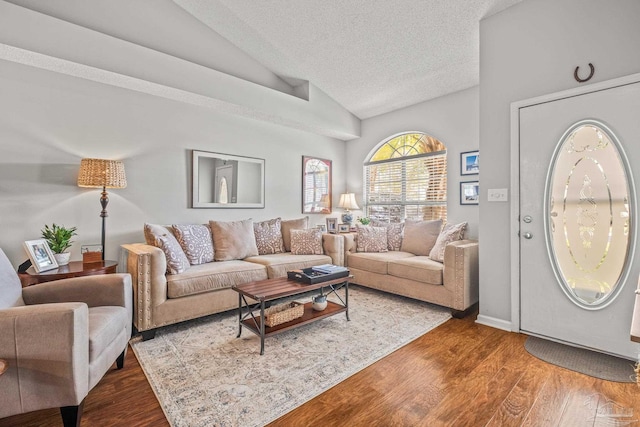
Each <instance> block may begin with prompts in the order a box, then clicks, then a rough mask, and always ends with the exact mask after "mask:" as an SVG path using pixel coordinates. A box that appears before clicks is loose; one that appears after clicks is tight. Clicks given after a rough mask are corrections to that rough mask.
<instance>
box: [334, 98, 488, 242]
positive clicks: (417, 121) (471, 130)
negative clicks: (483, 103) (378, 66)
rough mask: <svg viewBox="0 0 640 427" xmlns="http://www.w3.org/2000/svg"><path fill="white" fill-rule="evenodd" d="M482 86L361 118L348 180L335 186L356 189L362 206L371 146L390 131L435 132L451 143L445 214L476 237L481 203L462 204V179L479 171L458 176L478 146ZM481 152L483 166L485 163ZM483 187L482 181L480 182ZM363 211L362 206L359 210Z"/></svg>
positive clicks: (349, 145)
mask: <svg viewBox="0 0 640 427" xmlns="http://www.w3.org/2000/svg"><path fill="white" fill-rule="evenodd" d="M478 96H479V95H478V87H477V86H476V87H473V88H470V89H466V90H463V91H460V92H456V93H453V94H450V95H446V96H443V97H440V98H436V99H433V100H430V101H426V102H422V103H420V104H416V105H413V106H410V107H407V108H402V109H400V110H396V111H392V112H390V113H387V114H382V115H380V116H376V117H372V118H370V119H367V120H363V121H362V126H361V133H362V136H361V137H360V138H358V139H354V140H352V141H349V142H347V171H346V177H347V181H346V182H347V185H346V187H345V188H343V189H340V188H339V187H338V186H337V185H335V184H334V186H333V191H334V192H339V191H340V192H341V191H347V190H348V191H349V192H354V193H356V199H357V201H358V205H359V206H362V194H363V182H362V179H363V175H362V164H363V163H364V162H365V161H367V160H368V159H369V156H370V155H371V154H372V150H373V149H374V148H376V147H377V146H378V144H380V142H382V141H383V140H385V139H387V138H389V137H390V136H392V135H395V134H398V133H402V132H407V131H419V132H424V133H426V134H429V135H432V136H434V137H435V138H437V139H439V140H440V141H442V142H443V143H444V144H445V145H446V147H447V171H448V174H447V200H448V203H447V216H448V221H449V222H452V223H457V222H463V221H467V222H468V223H469V228H468V230H467V237H469V238H477V236H478V206H470V205H465V206H461V205H460V193H459V192H460V184H459V183H460V182H462V181H473V180H476V179H477V178H478V175H466V176H464V177H463V176H461V175H460V153H461V152H465V151H472V150H477V149H478V140H479V138H478V120H479V113H478ZM482 154H483V153H481V158H482V160H481V166H480V170H481V171H483V170H484V167H483V166H482V162H483V161H484V156H483V155H482ZM480 185H481V186H484V183H483V182H481V183H480ZM354 213H355V214H356V215H361V214H362V212H361V211H355V212H354Z"/></svg>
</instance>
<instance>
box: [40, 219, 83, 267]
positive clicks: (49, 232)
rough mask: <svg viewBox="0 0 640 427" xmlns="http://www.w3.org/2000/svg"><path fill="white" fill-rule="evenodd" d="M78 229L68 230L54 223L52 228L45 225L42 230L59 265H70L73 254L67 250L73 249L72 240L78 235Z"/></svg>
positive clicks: (43, 236)
mask: <svg viewBox="0 0 640 427" xmlns="http://www.w3.org/2000/svg"><path fill="white" fill-rule="evenodd" d="M76 230H77V228H76V227H71V228H66V227H65V226H64V225H57V224H56V223H53V225H52V226H51V227H49V226H48V225H45V226H44V228H43V229H42V238H43V239H45V240H46V241H47V243H48V244H49V248H51V252H53V256H54V257H55V259H56V262H57V263H58V265H67V264H69V258H71V253H70V252H67V249H69V248H70V247H71V244H72V243H73V241H72V240H71V238H72V237H73V236H75V235H76Z"/></svg>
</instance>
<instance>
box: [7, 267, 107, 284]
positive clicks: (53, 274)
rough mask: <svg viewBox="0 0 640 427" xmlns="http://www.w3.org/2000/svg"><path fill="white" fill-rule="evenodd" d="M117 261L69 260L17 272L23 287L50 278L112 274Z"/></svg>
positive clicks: (46, 280) (50, 279)
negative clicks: (45, 268)
mask: <svg viewBox="0 0 640 427" xmlns="http://www.w3.org/2000/svg"><path fill="white" fill-rule="evenodd" d="M117 266H118V263H117V262H116V261H97V262H92V263H87V264H85V263H83V262H82V261H71V262H70V263H69V264H67V265H63V266H61V267H58V268H56V269H53V270H47V271H42V272H40V273H38V272H36V271H35V269H34V268H33V267H29V268H28V269H27V271H25V272H24V273H18V276H19V277H20V282H21V283H22V287H23V288H25V287H27V286H31V285H37V284H38V283H43V282H51V281H52V280H60V279H68V278H70V277H81V276H93V275H96V274H112V273H115V272H116V267H117Z"/></svg>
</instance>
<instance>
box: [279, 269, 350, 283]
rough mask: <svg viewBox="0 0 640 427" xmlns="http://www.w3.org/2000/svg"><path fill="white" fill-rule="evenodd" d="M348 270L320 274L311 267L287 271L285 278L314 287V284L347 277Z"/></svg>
mask: <svg viewBox="0 0 640 427" xmlns="http://www.w3.org/2000/svg"><path fill="white" fill-rule="evenodd" d="M348 275H349V270H348V269H346V268H345V269H344V270H343V271H337V272H335V273H321V272H319V271H314V270H313V267H309V268H303V269H301V270H292V271H287V278H288V279H290V280H295V281H296V282H300V283H306V284H307V285H315V284H316V283H321V282H326V281H328V280H333V279H339V278H341V277H347V276H348Z"/></svg>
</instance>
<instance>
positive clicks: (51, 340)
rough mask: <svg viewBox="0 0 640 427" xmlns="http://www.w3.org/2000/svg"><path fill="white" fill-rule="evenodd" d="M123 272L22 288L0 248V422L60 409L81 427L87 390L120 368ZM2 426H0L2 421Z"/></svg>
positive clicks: (126, 315)
mask: <svg viewBox="0 0 640 427" xmlns="http://www.w3.org/2000/svg"><path fill="white" fill-rule="evenodd" d="M131 292H132V290H131V276H129V274H107V275H99V276H87V277H77V278H72V279H64V280H58V281H55V282H48V283H42V284H39V285H35V286H30V287H28V288H24V289H22V287H21V285H20V279H19V278H18V275H17V273H16V272H15V270H14V269H13V267H12V265H11V263H10V262H9V260H8V259H7V257H6V255H5V254H4V252H3V251H2V249H0V359H4V360H5V361H7V362H8V365H9V366H8V369H7V371H6V372H5V373H4V374H2V375H0V418H3V417H8V416H10V415H14V414H21V413H25V412H31V411H36V410H39V409H45V408H56V407H59V408H60V411H61V415H62V419H63V423H64V425H65V426H77V425H80V418H81V416H82V404H83V402H84V398H85V397H86V396H87V394H88V393H89V391H90V390H91V389H92V388H93V387H94V386H95V385H96V384H97V383H98V381H100V379H101V378H102V376H103V375H104V374H105V373H106V372H107V371H108V370H109V369H110V368H111V366H112V365H113V363H114V361H115V362H116V365H117V367H118V369H120V368H122V366H123V364H124V357H125V354H126V350H127V343H128V341H129V338H130V337H131V317H132V311H131V307H132V295H131ZM0 424H1V423H0Z"/></svg>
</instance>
